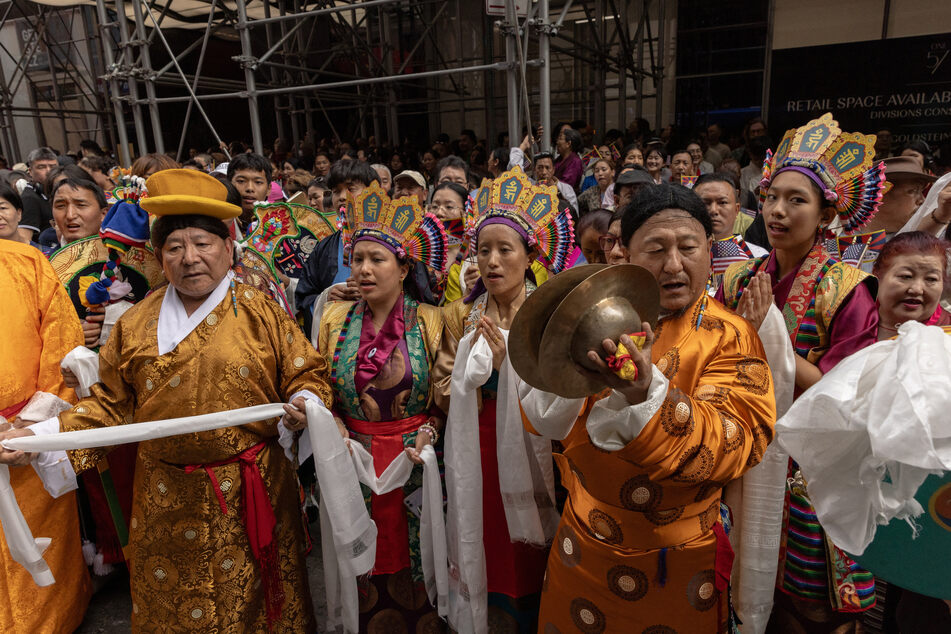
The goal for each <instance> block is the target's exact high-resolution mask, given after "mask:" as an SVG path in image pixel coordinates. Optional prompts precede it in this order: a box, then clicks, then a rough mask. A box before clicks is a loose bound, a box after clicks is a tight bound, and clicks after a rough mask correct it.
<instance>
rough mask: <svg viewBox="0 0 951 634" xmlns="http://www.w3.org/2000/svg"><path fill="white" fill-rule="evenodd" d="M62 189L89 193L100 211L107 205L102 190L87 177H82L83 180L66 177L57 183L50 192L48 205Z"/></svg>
mask: <svg viewBox="0 0 951 634" xmlns="http://www.w3.org/2000/svg"><path fill="white" fill-rule="evenodd" d="M76 169H78V170H80V171H82V168H79V167H77V168H76ZM83 174H84V175H85V174H86V173H85V172H83ZM63 187H72V188H73V189H85V190H88V191H91V192H92V193H93V196H95V197H96V204H97V205H99V208H100V209H102V208H104V207H106V206H107V205H108V203H107V202H106V195H105V194H103V193H102V189H101V188H100V187H99V185H97V184H96V183H95V182H93V181H91V180H90V179H89V177H88V176H84V178H75V177H73V176H67V177H66V178H65V179H63V180H61V181H60V182H58V183H57V184H56V186H55V187H53V190H52V191H51V192H50V203H52V202H53V201H54V200H56V192H58V191H59V190H60V189H62V188H63Z"/></svg>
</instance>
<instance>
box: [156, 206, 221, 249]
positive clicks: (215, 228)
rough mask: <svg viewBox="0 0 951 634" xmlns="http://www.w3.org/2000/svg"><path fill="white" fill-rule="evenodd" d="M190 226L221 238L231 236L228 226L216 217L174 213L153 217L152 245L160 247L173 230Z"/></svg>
mask: <svg viewBox="0 0 951 634" xmlns="http://www.w3.org/2000/svg"><path fill="white" fill-rule="evenodd" d="M192 227H194V228H195V229H201V230H202V231H207V232H208V233H211V234H214V235H216V236H218V237H219V238H221V239H222V240H224V239H225V238H230V237H231V234H230V233H229V232H228V226H227V225H225V223H223V222H222V221H220V220H218V219H217V218H212V217H211V216H203V215H200V214H181V215H177V214H176V215H169V216H159V217H158V218H156V219H155V222H154V223H152V231H151V241H152V246H153V247H154V248H156V249H161V248H162V247H164V246H165V242H166V241H167V240H168V237H169V236H170V235H172V234H173V233H174V232H176V231H178V230H180V229H189V228H192Z"/></svg>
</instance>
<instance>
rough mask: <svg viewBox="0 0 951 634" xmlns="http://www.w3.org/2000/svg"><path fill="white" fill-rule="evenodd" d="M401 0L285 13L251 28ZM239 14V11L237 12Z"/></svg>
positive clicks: (367, 2) (395, 0)
mask: <svg viewBox="0 0 951 634" xmlns="http://www.w3.org/2000/svg"><path fill="white" fill-rule="evenodd" d="M401 1H402V0H367V1H366V2H352V3H347V4H341V5H337V6H334V7H326V8H323V9H314V10H312V11H304V12H302V13H287V14H285V15H276V16H273V17H270V18H259V19H257V20H255V21H254V22H253V23H252V24H251V26H257V25H259V24H271V23H272V22H283V21H284V20H298V19H303V18H313V17H317V16H318V15H330V14H332V13H340V12H341V11H351V10H353V9H362V10H366V9H370V8H372V7H380V6H383V5H387V4H394V3H397V2H401ZM239 14H240V11H239Z"/></svg>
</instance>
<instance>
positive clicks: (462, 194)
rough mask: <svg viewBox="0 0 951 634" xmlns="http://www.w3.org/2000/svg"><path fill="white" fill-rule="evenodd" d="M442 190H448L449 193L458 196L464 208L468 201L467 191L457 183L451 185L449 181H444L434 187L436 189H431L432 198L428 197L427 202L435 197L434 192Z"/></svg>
mask: <svg viewBox="0 0 951 634" xmlns="http://www.w3.org/2000/svg"><path fill="white" fill-rule="evenodd" d="M444 189H448V190H449V191H451V192H453V193H454V194H455V195H456V196H458V197H459V199H460V200H461V201H462V204H463V206H465V204H466V200H468V198H469V191H468V190H467V189H466V188H465V187H463V186H462V185H460V184H459V183H452V182H449V181H446V182H444V183H439V184H438V185H436V187H435V188H434V189H433V193H432V196H430V197H429V200H430V201H432V199H433V196H435V195H436V192H438V191H442V190H444Z"/></svg>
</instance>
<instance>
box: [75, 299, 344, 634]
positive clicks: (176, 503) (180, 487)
mask: <svg viewBox="0 0 951 634" xmlns="http://www.w3.org/2000/svg"><path fill="white" fill-rule="evenodd" d="M236 295H237V316H235V314H234V312H233V308H232V297H231V294H230V293H229V294H228V296H226V297H225V299H224V300H223V301H222V302H221V303H220V304H219V305H218V306H217V307H216V308H215V309H214V310H213V311H212V312H211V313H209V315H208V316H207V317H206V318H205V319H204V321H203V322H201V323H200V324H199V325H198V326H197V327H196V328H195V330H193V331H192V332H191V333H189V334H188V336H186V337H185V339H184V340H182V342H181V343H179V344H178V346H177V347H176V348H175V349H174V350H172V351H171V352H169V353H168V354H164V355H159V354H158V348H157V324H158V316H159V309H160V308H161V306H162V301H163V299H164V296H165V289H160V290H158V291H156V292H155V293H153V294H152V295H151V296H149V297H148V298H146V299H145V300H143V301H142V302H140V303H139V304H137V305H136V306H134V307H133V308H131V309H129V311H128V312H127V313H126V314H125V315H123V316H122V318H121V319H120V320H119V322H118V323H117V324H116V326H115V328H114V329H113V331H112V334H111V335H110V336H109V340H108V341H107V343H106V345H105V346H103V348H102V350H101V351H100V365H99V374H100V383H98V384H97V385H95V386H94V387H93V389H92V395H91V396H90V397H89V398H86V399H83V400H82V401H80V402H79V404H78V405H77V406H76V407H74V408H73V409H72V410H70V411H69V412H66V413H64V414H63V415H61V416H60V421H61V425H60V427H61V430H63V431H70V430H77V429H90V428H95V427H104V426H111V425H121V424H123V423H130V422H142V421H150V420H161V419H164V418H172V417H179V416H191V415H198V414H208V413H213V412H219V411H224V410H230V409H236V408H240V407H248V406H252V405H261V404H264V403H279V402H286V401H287V399H288V398H290V397H291V396H292V395H293V394H294V393H295V392H297V391H299V390H310V391H311V392H313V393H314V394H316V395H317V396H319V397H320V398H321V399H323V401H324V403H325V404H326V405H327V406H328V407H329V406H330V405H331V398H332V396H331V391H330V389H329V386H328V383H327V364H326V363H325V362H324V360H323V359H322V358H321V357H320V355H318V354H317V352H316V351H315V350H314V349H313V347H311V345H310V343H309V342H308V341H307V338H306V337H305V336H304V335H303V333H302V332H301V331H300V329H299V328H298V327H297V324H295V323H294V322H293V321H292V320H291V319H290V317H288V316H287V314H286V313H284V312H283V311H282V310H281V308H280V306H278V304H276V303H275V302H274V301H272V300H270V299H269V298H267V297H266V296H265V295H264V294H262V293H261V292H260V291H259V290H257V289H254V288H252V287H250V286H245V285H243V284H237V285H236ZM277 422H278V421H277V419H272V420H269V421H262V422H258V423H252V424H248V425H243V426H241V427H227V428H224V429H220V430H215V431H207V432H200V433H195V434H190V435H187V436H176V437H172V438H166V439H160V440H152V441H147V442H143V443H140V444H139V449H138V459H137V462H136V470H135V481H134V489H135V494H134V499H133V505H132V518H131V521H130V523H129V549H128V552H129V554H130V557H131V571H130V572H131V585H132V600H133V605H132V608H133V616H132V624H133V629H134V630H136V631H148V632H153V631H176V632H178V631H193V632H262V631H267V624H266V615H265V606H264V591H263V589H262V585H261V575H260V569H259V567H258V564H257V562H256V561H255V559H254V557H253V555H252V553H251V548H250V545H249V542H248V538H247V534H246V530H245V526H244V523H243V521H242V512H243V508H242V507H243V492H242V484H241V475H240V466H239V464H238V463H237V462H234V463H231V464H226V465H223V466H218V467H212V468H211V470H212V472H213V473H214V474H215V477H216V479H217V481H218V483H219V486H220V490H221V493H222V495H223V498H224V502H225V505H226V507H227V514H225V513H222V509H221V508H220V505H219V502H218V499H217V497H216V492H215V489H214V487H213V485H212V482H211V480H210V478H209V475H208V474H207V473H206V472H205V470H203V469H196V470H194V471H192V472H191V473H186V471H185V469H184V466H185V465H195V464H207V463H213V462H218V461H222V460H228V459H231V458H233V457H234V456H235V455H236V454H238V453H240V452H242V451H244V450H246V449H249V448H251V447H253V446H255V445H257V444H259V443H261V442H262V441H263V442H265V443H266V445H265V447H264V449H263V450H262V451H261V453H260V454H259V455H258V458H257V464H258V467H259V468H260V471H261V475H262V477H263V479H264V482H265V485H266V487H267V490H268V492H269V496H270V501H271V505H272V507H273V509H274V513H275V515H276V518H277V527H276V528H275V542H276V544H277V549H278V562H279V567H280V576H281V580H282V584H283V590H284V594H285V600H284V604H283V611H282V617H281V619H280V620H279V621H278V622H276V623H275V625H274V628H273V629H272V631H274V632H302V631H315V627H316V626H315V622H314V616H313V609H312V606H311V598H310V593H309V591H308V588H307V570H306V566H305V563H304V552H303V549H304V545H305V540H304V532H303V531H304V527H303V523H302V516H301V513H300V509H299V505H298V484H297V479H296V474H295V471H294V466H293V465H292V464H291V462H290V461H289V460H287V458H286V457H285V456H284V453H283V450H282V449H281V447H280V446H279V445H278V442H277ZM104 453H105V451H104V450H102V449H90V450H78V451H73V452H70V460H71V461H72V463H73V466H74V467H75V469H76V471H77V472H79V471H82V470H84V469H87V468H91V467H93V466H94V465H95V464H96V462H97V461H98V459H99V458H100V457H101V456H102V455H103V454H104Z"/></svg>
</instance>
